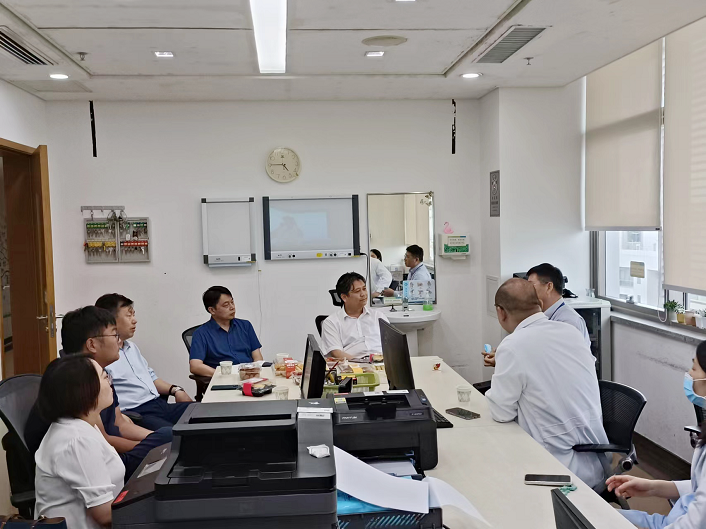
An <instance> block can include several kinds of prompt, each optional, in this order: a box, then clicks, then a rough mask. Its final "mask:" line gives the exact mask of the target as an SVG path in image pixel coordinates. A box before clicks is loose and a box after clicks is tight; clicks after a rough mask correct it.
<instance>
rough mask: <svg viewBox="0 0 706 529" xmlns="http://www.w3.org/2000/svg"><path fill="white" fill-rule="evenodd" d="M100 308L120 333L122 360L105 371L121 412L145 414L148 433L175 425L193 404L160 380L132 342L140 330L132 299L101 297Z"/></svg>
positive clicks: (180, 392)
mask: <svg viewBox="0 0 706 529" xmlns="http://www.w3.org/2000/svg"><path fill="white" fill-rule="evenodd" d="M96 307H100V308H102V309H105V310H107V311H108V312H110V313H111V314H112V315H113V316H114V317H115V322H116V324H117V330H118V334H120V342H119V345H120V357H119V358H118V360H116V361H115V362H113V363H112V364H110V365H109V366H107V367H106V368H105V370H106V371H107V372H108V373H109V374H110V376H111V378H112V380H113V387H114V388H115V391H116V393H117V394H118V401H119V402H120V409H122V410H129V411H134V412H137V413H139V414H140V415H142V420H141V421H140V425H142V426H143V427H145V428H147V429H148V430H158V429H160V428H164V427H165V426H173V425H174V424H176V422H177V421H178V420H179V418H180V417H181V416H182V414H183V413H184V411H185V410H186V408H187V407H188V406H189V404H190V403H191V402H193V401H192V400H191V397H189V395H188V394H187V393H186V391H184V389H183V388H181V387H180V386H177V385H175V384H170V383H169V382H165V381H164V380H162V379H161V378H159V377H158V376H157V375H156V374H155V372H154V370H153V369H152V368H151V367H150V366H149V364H148V363H147V360H145V358H144V357H143V356H142V354H141V353H140V349H139V348H138V347H137V344H136V343H135V342H133V341H132V340H130V338H132V337H133V336H134V335H135V330H136V328H137V318H136V317H135V308H134V306H133V302H132V300H131V299H129V298H127V297H125V296H123V295H121V294H105V295H103V296H101V297H100V298H98V300H97V301H96ZM160 395H168V396H173V397H174V399H175V400H176V403H173V404H169V403H167V401H166V400H164V399H162V398H161V397H160Z"/></svg>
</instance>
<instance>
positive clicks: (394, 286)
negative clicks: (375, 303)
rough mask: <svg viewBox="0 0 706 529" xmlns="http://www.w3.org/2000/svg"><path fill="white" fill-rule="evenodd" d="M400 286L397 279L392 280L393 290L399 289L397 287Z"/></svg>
mask: <svg viewBox="0 0 706 529" xmlns="http://www.w3.org/2000/svg"><path fill="white" fill-rule="evenodd" d="M398 286H400V282H399V281H397V280H396V279H393V280H392V283H390V287H389V288H391V289H392V290H397V287H398Z"/></svg>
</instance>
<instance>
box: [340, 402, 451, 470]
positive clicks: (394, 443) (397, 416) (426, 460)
mask: <svg viewBox="0 0 706 529" xmlns="http://www.w3.org/2000/svg"><path fill="white" fill-rule="evenodd" d="M330 397H331V398H332V399H333V406H332V407H333V442H334V444H335V445H336V446H337V447H338V448H340V449H341V450H345V451H346V452H348V453H350V454H352V455H354V456H356V457H358V458H359V459H362V460H364V461H373V460H383V459H396V458H399V459H411V460H413V462H414V465H415V468H416V469H417V470H418V471H419V472H420V473H421V471H423V470H429V469H432V468H434V467H435V466H436V464H437V462H438V452H437V445H436V422H435V421H434V413H433V410H432V407H431V404H429V401H428V400H427V398H426V396H424V394H423V393H422V392H421V391H418V390H415V389H411V390H406V389H404V390H396V391H385V392H382V393H370V392H366V393H346V394H335V395H330Z"/></svg>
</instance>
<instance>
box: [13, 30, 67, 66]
mask: <svg viewBox="0 0 706 529" xmlns="http://www.w3.org/2000/svg"><path fill="white" fill-rule="evenodd" d="M0 50H5V51H6V52H7V53H9V54H10V55H12V56H13V57H14V58H15V59H17V60H19V61H22V62H23V63H25V64H37V65H43V66H47V65H55V64H56V63H55V62H54V61H52V60H51V59H49V58H47V57H46V56H45V55H43V54H41V53H40V52H39V51H37V50H34V49H32V48H31V47H30V46H29V45H28V44H27V43H25V42H24V41H23V40H22V38H21V37H20V36H19V35H17V34H16V33H14V32H12V31H11V30H10V29H9V28H7V26H0Z"/></svg>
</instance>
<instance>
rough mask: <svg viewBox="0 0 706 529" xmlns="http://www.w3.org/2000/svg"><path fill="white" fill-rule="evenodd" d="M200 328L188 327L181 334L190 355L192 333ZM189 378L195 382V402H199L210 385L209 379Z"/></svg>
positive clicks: (201, 376) (199, 376) (201, 377)
mask: <svg viewBox="0 0 706 529" xmlns="http://www.w3.org/2000/svg"><path fill="white" fill-rule="evenodd" d="M199 327H201V325H195V326H194V327H189V328H188V329H186V330H185V331H184V332H183V333H181V339H182V340H184V345H186V352H187V353H191V338H192V337H193V336H194V331H195V330H196V329H198V328H199ZM189 378H190V379H191V380H193V381H194V382H196V396H195V397H194V398H195V399H196V402H201V400H202V399H203V395H204V393H206V390H207V389H208V385H209V384H210V383H211V377H206V376H203V375H189Z"/></svg>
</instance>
